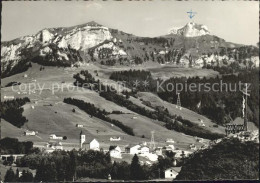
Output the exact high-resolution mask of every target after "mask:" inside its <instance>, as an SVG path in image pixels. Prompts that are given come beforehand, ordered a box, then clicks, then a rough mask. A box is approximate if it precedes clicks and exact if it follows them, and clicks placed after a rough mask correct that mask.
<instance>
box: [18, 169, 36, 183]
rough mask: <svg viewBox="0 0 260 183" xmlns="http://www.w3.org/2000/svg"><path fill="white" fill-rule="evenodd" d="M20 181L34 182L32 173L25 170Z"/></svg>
mask: <svg viewBox="0 0 260 183" xmlns="http://www.w3.org/2000/svg"><path fill="white" fill-rule="evenodd" d="M19 181H21V182H33V174H32V173H31V172H30V171H28V170H27V171H25V170H23V172H22V176H21V177H20V179H19Z"/></svg>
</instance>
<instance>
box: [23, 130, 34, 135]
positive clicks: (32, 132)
mask: <svg viewBox="0 0 260 183" xmlns="http://www.w3.org/2000/svg"><path fill="white" fill-rule="evenodd" d="M24 135H25V136H35V135H36V133H35V131H26V132H24Z"/></svg>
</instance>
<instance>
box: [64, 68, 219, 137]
mask: <svg viewBox="0 0 260 183" xmlns="http://www.w3.org/2000/svg"><path fill="white" fill-rule="evenodd" d="M80 74H81V75H83V76H84V77H85V78H84V79H83V78H82V77H80ZM80 74H77V75H75V76H74V78H75V79H76V82H75V83H77V84H78V85H80V86H83V85H84V84H86V83H88V84H94V83H96V82H99V81H96V80H95V79H94V77H93V76H92V75H91V74H90V73H89V72H88V71H81V72H80ZM110 78H111V79H114V80H117V81H122V80H126V83H127V85H128V86H129V85H131V83H132V82H133V81H135V80H136V79H138V78H140V79H141V80H142V79H148V78H150V79H151V80H152V78H151V73H150V72H149V71H140V70H130V71H121V72H114V73H112V75H111V76H110ZM95 86H96V85H95ZM100 86H101V87H100ZM87 87H88V88H89V89H93V87H91V86H90V85H87ZM103 87H105V86H103V85H102V84H101V83H99V87H94V90H97V91H99V95H100V96H101V97H103V98H105V99H106V100H109V101H112V102H114V103H116V104H117V105H120V106H123V107H126V108H127V109H129V110H131V111H133V112H136V113H138V114H140V115H143V116H146V117H148V118H151V119H154V120H159V121H163V122H165V127H166V128H168V129H170V130H176V131H179V132H183V133H185V134H188V135H193V129H194V131H195V132H196V135H197V136H198V137H202V138H208V139H216V138H220V137H221V135H219V134H215V133H211V132H210V131H208V130H205V129H204V128H201V127H199V126H198V125H194V124H193V123H192V122H190V121H188V120H186V121H188V122H189V125H187V123H185V122H186V121H185V120H184V119H182V118H178V119H176V117H177V116H173V115H170V114H169V111H168V110H167V108H162V107H154V109H155V110H154V111H152V110H148V109H146V108H145V107H141V106H139V105H136V104H134V103H133V102H132V101H130V100H129V99H128V98H129V95H127V93H125V94H126V96H124V95H120V94H117V93H116V92H115V91H110V90H108V91H105V90H100V88H101V89H102V88H103ZM68 101H69V103H70V104H73V105H77V106H78V107H79V108H81V109H82V110H88V112H87V111H86V112H87V113H88V114H91V115H93V116H95V117H98V118H100V119H103V120H105V121H110V120H111V119H110V118H108V117H107V116H106V115H108V113H107V112H105V111H104V110H103V111H101V110H100V109H96V108H95V107H94V108H93V106H94V105H93V104H88V107H85V106H84V105H87V103H84V102H83V101H80V100H77V99H69V100H68V99H65V100H64V102H66V103H67V102H68ZM143 103H144V104H145V105H148V106H149V107H152V106H151V105H149V104H148V103H147V102H146V101H143ZM91 108H93V111H90V109H91ZM176 120H177V121H179V122H182V123H180V124H179V123H175V122H174V121H176ZM114 123H115V122H114ZM120 123H121V122H120ZM120 123H118V124H116V123H115V125H117V126H120V128H121V129H122V130H123V131H125V132H126V131H129V130H128V128H129V127H128V128H126V127H123V126H122V125H121V124H120ZM191 124H192V128H189V127H190V125H191ZM125 128H126V129H125ZM127 133H129V132H127ZM130 133H131V132H130Z"/></svg>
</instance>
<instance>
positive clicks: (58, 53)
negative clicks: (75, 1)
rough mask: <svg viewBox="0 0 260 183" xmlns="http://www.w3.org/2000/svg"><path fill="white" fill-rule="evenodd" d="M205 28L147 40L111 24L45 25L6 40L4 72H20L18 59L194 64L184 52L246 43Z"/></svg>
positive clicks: (66, 63)
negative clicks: (42, 27)
mask: <svg viewBox="0 0 260 183" xmlns="http://www.w3.org/2000/svg"><path fill="white" fill-rule="evenodd" d="M199 29H203V31H204V32H200V30H199ZM204 29H205V30H206V29H207V28H206V27H205V26H204V25H201V24H195V23H192V22H190V23H188V24H186V25H185V26H184V27H183V28H181V29H179V30H180V31H177V32H175V33H174V34H173V33H171V34H168V35H165V36H159V37H155V38H148V37H139V36H135V35H133V34H129V33H125V32H123V31H120V30H117V29H113V28H108V27H105V26H103V25H101V24H98V23H97V22H95V21H90V22H87V23H84V24H80V25H75V26H70V27H58V28H45V29H42V30H40V31H38V32H37V33H36V34H33V35H26V36H22V37H20V38H16V39H14V40H11V41H5V42H2V44H1V60H2V62H1V72H2V73H1V75H2V77H6V76H8V75H11V73H12V74H13V73H16V71H15V72H12V70H13V69H14V68H15V67H17V65H19V62H21V63H24V62H26V63H28V62H37V63H40V64H42V65H53V66H71V65H74V64H76V63H80V62H83V63H84V62H96V61H98V63H101V64H104V65H115V64H121V65H122V64H123V65H129V64H140V63H143V62H146V61H157V62H159V63H165V62H175V63H177V64H178V63H180V62H182V61H181V60H183V61H184V63H185V64H186V65H192V64H191V63H188V62H187V59H186V61H185V57H184V56H185V54H186V55H187V54H188V55H187V56H186V57H189V55H191V56H192V57H193V58H192V59H193V60H194V59H198V58H200V57H201V56H202V55H203V54H204V55H205V54H212V53H217V52H218V53H219V52H221V51H222V50H223V49H224V50H226V49H236V48H238V47H241V46H245V45H239V44H235V43H229V42H226V41H225V40H224V39H221V38H219V37H217V36H214V35H210V34H209V32H205V30H204ZM198 35H199V36H198ZM254 49H255V48H254ZM193 62H194V63H195V61H193ZM200 67H202V64H200Z"/></svg>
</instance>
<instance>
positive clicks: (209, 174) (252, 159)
mask: <svg viewBox="0 0 260 183" xmlns="http://www.w3.org/2000/svg"><path fill="white" fill-rule="evenodd" d="M201 162H203V163H201ZM257 179H259V144H257V143H254V142H251V141H248V142H241V141H239V140H238V139H237V138H231V139H223V141H222V142H220V143H218V144H216V145H214V146H212V148H208V149H205V150H202V151H198V152H197V153H194V154H193V155H192V156H190V157H189V158H188V159H186V160H185V164H184V165H183V166H182V169H181V172H180V173H179V174H178V175H177V177H176V179H175V180H186V181H187V180H257Z"/></svg>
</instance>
